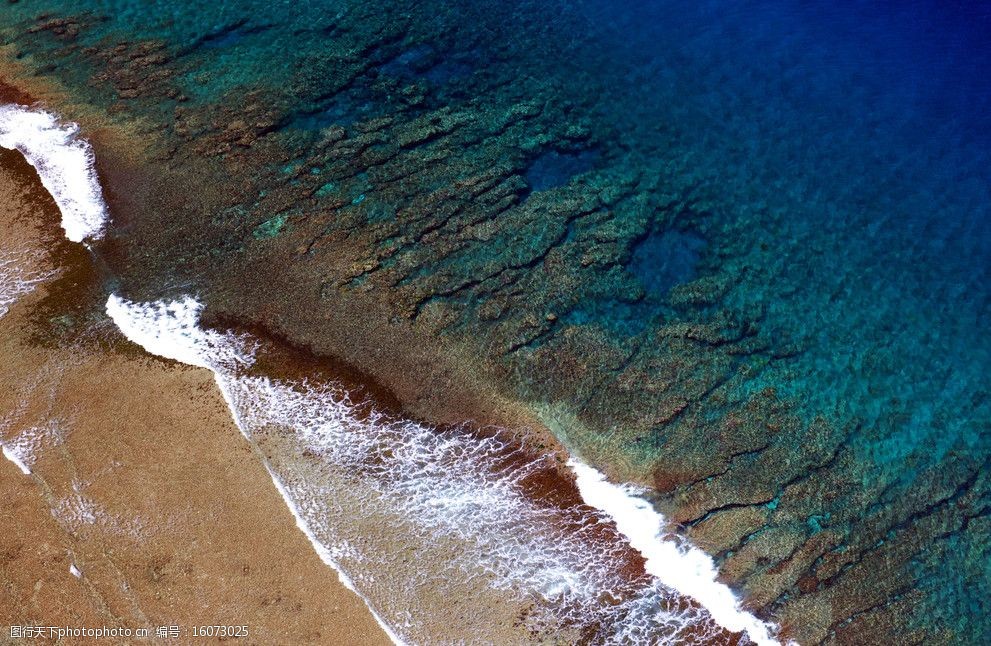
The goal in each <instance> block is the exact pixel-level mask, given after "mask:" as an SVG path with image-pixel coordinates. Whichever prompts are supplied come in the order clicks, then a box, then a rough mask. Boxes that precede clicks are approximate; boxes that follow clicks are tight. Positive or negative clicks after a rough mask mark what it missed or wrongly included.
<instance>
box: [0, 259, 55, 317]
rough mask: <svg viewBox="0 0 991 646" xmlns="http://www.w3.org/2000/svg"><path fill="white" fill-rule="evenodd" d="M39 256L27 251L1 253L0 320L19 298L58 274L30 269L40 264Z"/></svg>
mask: <svg viewBox="0 0 991 646" xmlns="http://www.w3.org/2000/svg"><path fill="white" fill-rule="evenodd" d="M38 255H39V254H35V253H32V252H30V251H26V250H13V249H11V250H4V251H0V318H2V317H3V316H4V315H5V314H6V313H7V312H8V310H9V309H10V306H11V305H13V304H14V302H15V301H17V299H18V298H20V297H21V296H24V295H26V294H30V293H31V292H32V291H34V289H35V287H37V286H38V285H39V284H41V283H43V282H45V281H46V280H48V279H50V278H52V277H53V276H54V275H55V274H56V273H57V272H55V271H48V270H34V269H30V268H29V267H30V266H31V265H34V264H36V263H37V262H38V260H39V258H38V257H37V256H38Z"/></svg>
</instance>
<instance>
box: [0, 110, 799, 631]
mask: <svg viewBox="0 0 991 646" xmlns="http://www.w3.org/2000/svg"><path fill="white" fill-rule="evenodd" d="M78 132H79V129H78V126H76V125H75V124H62V123H60V122H59V121H58V119H57V118H56V117H55V116H54V115H52V114H51V113H49V112H46V111H44V110H40V109H31V108H25V107H23V106H17V105H3V106H0V146H3V147H5V148H10V149H15V150H18V151H20V152H21V153H22V154H23V155H24V157H25V159H26V160H27V161H28V162H29V163H30V164H31V165H32V166H34V167H35V168H36V169H37V170H38V174H39V177H40V178H41V181H42V184H43V185H44V186H45V188H46V190H48V191H49V193H51V195H52V197H53V199H54V200H55V202H56V204H57V205H58V207H59V210H60V212H61V214H62V228H63V229H64V230H65V232H66V237H67V238H68V239H69V240H71V241H74V242H85V240H87V239H93V240H95V239H99V238H100V237H101V236H102V235H103V231H104V229H105V227H106V223H107V221H108V219H109V218H108V211H107V207H106V204H105V202H104V201H103V197H102V190H101V188H100V184H99V181H98V178H97V176H96V171H95V168H94V164H93V161H94V157H93V151H92V148H91V147H90V145H89V143H88V142H86V141H85V140H84V139H82V138H81V137H79V135H78ZM201 309H202V305H201V304H200V303H198V302H197V301H196V300H194V299H192V298H190V297H187V298H186V299H183V300H180V301H173V302H170V303H163V302H159V303H151V304H137V303H130V302H128V301H126V300H125V299H123V298H121V297H119V296H117V295H112V296H110V298H109V299H108V301H107V304H106V311H107V314H108V315H109V316H110V318H111V319H112V320H113V321H114V323H115V324H116V325H117V327H118V328H119V329H120V331H121V333H122V334H123V335H124V336H125V337H126V338H128V339H129V340H130V341H132V342H134V343H136V344H138V345H140V346H141V347H143V348H144V349H145V350H147V351H148V352H150V353H152V354H155V355H158V356H161V357H165V358H169V359H173V360H175V361H179V362H181V363H186V364H189V365H193V366H198V367H203V368H207V369H209V370H211V371H212V372H213V374H214V378H215V380H216V382H217V385H218V387H219V388H220V391H221V393H222V395H223V396H224V398H225V400H226V402H227V404H228V408H229V409H230V412H231V414H232V416H233V418H234V421H235V423H236V425H237V426H238V428H239V429H240V430H241V432H242V433H244V434H245V435H246V437H247V435H248V434H247V429H246V428H245V426H244V424H243V423H242V422H241V420H239V419H238V417H239V414H238V412H237V407H236V405H235V403H234V400H233V395H232V393H231V392H230V389H229V385H228V384H227V383H226V377H225V376H224V372H225V370H224V369H223V367H224V366H228V367H229V366H236V365H250V363H251V361H252V347H251V342H250V340H249V339H246V338H243V337H235V336H234V335H231V334H221V333H218V332H215V331H212V330H205V329H203V328H201V327H200V325H199V313H200V311H201ZM249 440H250V437H249ZM7 453H8V452H7V451H6V450H5V451H4V454H5V455H6V456H7V457H8V458H9V457H10V455H7ZM568 465H569V467H570V468H571V469H572V470H573V471H574V473H575V475H576V479H577V485H578V489H579V492H580V493H581V495H582V498H583V499H584V501H585V502H586V504H588V505H589V506H591V507H594V508H596V509H598V510H600V511H601V512H603V513H604V514H606V515H608V516H609V517H610V518H612V519H613V521H614V522H615V523H616V525H617V528H618V530H619V532H620V534H622V535H623V536H624V537H625V538H626V540H627V541H628V542H629V543H630V545H631V546H632V547H633V548H634V549H636V550H638V551H639V552H640V553H641V554H642V555H643V556H644V558H645V560H646V568H647V571H648V573H650V574H651V575H653V576H654V577H655V578H657V579H658V580H659V581H660V582H661V583H662V584H664V585H665V586H666V587H668V588H670V589H672V590H673V591H675V592H677V593H679V594H682V595H684V596H686V597H689V598H692V599H694V600H695V601H697V602H698V603H699V604H700V605H701V606H702V607H703V608H705V609H706V611H707V612H708V613H709V615H710V616H711V617H712V619H713V621H714V622H715V623H716V624H717V625H719V626H720V627H722V628H725V629H727V630H729V631H731V632H744V631H745V632H746V633H747V635H748V636H749V638H750V639H751V640H752V641H754V642H756V643H757V644H758V645H760V646H765V645H771V644H779V641H778V640H777V639H776V638H775V637H774V636H773V635H774V631H775V627H774V626H773V625H772V624H769V623H767V622H763V621H761V620H760V619H758V618H757V617H756V616H754V615H753V614H751V613H749V612H747V611H745V610H744V609H742V608H741V606H740V601H739V600H738V599H737V598H736V596H735V595H734V593H733V592H732V590H730V588H729V587H728V586H726V585H725V584H722V583H719V582H718V581H717V580H716V574H717V570H716V567H715V564H714V562H713V561H712V559H711V557H709V556H708V555H707V554H705V553H704V552H702V551H701V550H699V549H697V548H694V547H688V548H686V547H683V546H682V545H680V544H679V543H676V542H675V541H673V540H671V539H669V538H666V537H665V536H664V533H663V528H664V526H665V521H664V518H663V516H661V515H660V514H658V513H657V512H656V511H654V510H653V508H652V507H651V506H650V505H649V503H648V502H647V501H646V500H644V499H643V498H642V496H640V495H639V492H637V490H635V489H634V488H632V487H630V486H627V485H619V484H614V483H610V482H609V481H608V480H606V478H605V477H604V476H603V474H601V473H600V472H598V471H596V470H595V469H593V468H592V467H590V466H588V465H586V464H584V463H583V462H581V461H580V460H578V459H577V457H575V456H572V457H571V459H570V460H569V462H568ZM18 466H20V465H18ZM266 468H267V469H268V471H269V474H270V476H271V477H272V481H273V483H274V484H275V486H276V488H277V490H278V491H279V493H280V495H282V497H283V500H284V501H285V502H286V504H287V506H288V507H289V509H290V511H291V512H292V513H293V516H294V518H295V519H296V524H297V526H298V527H299V529H300V530H301V531H302V532H303V533H304V534H305V535H306V536H307V538H308V539H309V540H310V543H311V544H312V545H313V548H314V550H316V552H317V554H318V555H319V556H320V558H321V560H323V561H324V563H326V564H327V565H328V566H330V567H332V568H333V569H334V570H335V571H336V572H337V573H338V577H339V578H340V580H341V582H342V583H343V584H344V585H345V586H347V587H348V588H350V589H351V590H353V591H354V592H355V593H356V594H358V595H359V596H360V597H361V598H362V599H363V600H364V602H365V604H366V606H368V608H369V611H370V612H371V613H372V615H373V616H374V617H375V619H376V621H378V623H379V625H380V626H381V627H382V629H383V630H384V631H385V632H386V634H387V635H388V636H389V637H390V638H391V639H392V640H393V642H395V643H396V644H402V643H403V642H402V639H401V638H400V636H399V635H398V634H397V633H396V632H395V630H393V629H392V628H391V627H390V626H389V625H388V624H387V623H386V622H385V621H384V620H383V619H382V617H381V616H379V614H378V613H377V612H376V611H375V609H374V608H373V607H372V605H371V603H370V602H369V600H368V599H367V598H366V597H364V596H363V595H362V594H361V593H360V592H358V591H357V590H356V589H355V587H354V584H353V583H352V582H351V580H350V579H349V577H348V576H347V574H346V573H345V572H344V571H343V570H342V569H341V568H340V567H339V566H338V565H337V564H336V562H335V561H334V559H333V558H332V557H331V555H330V554H329V552H328V551H327V549H326V548H325V546H323V545H322V544H321V543H320V541H319V540H317V538H316V537H315V536H314V534H313V532H312V531H311V530H310V528H309V527H308V525H307V523H306V521H305V519H304V518H303V515H302V514H301V513H300V511H299V510H298V509H296V508H295V505H294V503H293V501H292V499H291V497H290V495H289V493H288V492H287V491H286V490H285V487H284V486H282V485H281V483H280V482H279V481H278V478H277V477H276V475H275V474H274V473H273V472H272V470H271V468H270V467H269V466H268V465H267V464H266Z"/></svg>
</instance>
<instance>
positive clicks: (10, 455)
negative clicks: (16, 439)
mask: <svg viewBox="0 0 991 646" xmlns="http://www.w3.org/2000/svg"><path fill="white" fill-rule="evenodd" d="M3 457H5V458H7V459H8V460H10V461H11V462H13V463H14V464H15V465H16V466H17V468H18V469H20V470H21V473H23V474H24V475H26V476H29V475H31V468H30V467H29V466H28V465H27V464H25V463H24V460H22V459H21V457H20V456H19V455H17V453H15V452H14V451H13V450H11V449H10V448H8V447H7V445H6V444H4V445H3Z"/></svg>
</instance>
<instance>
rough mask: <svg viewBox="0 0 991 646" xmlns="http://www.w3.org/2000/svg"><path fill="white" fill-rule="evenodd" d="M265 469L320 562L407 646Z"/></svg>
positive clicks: (399, 645) (400, 644)
mask: <svg viewBox="0 0 991 646" xmlns="http://www.w3.org/2000/svg"><path fill="white" fill-rule="evenodd" d="M265 468H266V470H268V475H269V476H271V478H272V484H274V485H275V488H276V489H277V490H278V492H279V495H281V496H282V500H283V501H285V503H286V506H288V507H289V511H290V513H292V515H293V518H294V519H295V520H296V527H297V528H298V529H299V531H301V532H303V535H304V536H306V538H307V540H309V541H310V545H311V546H313V550H314V551H315V552H316V553H317V556H319V557H320V560H321V561H323V562H324V565H327V566H328V567H330V568H331V569H332V570H334V571H335V572H337V578H338V580H339V581H340V582H341V584H342V585H343V586H344V587H345V588H347V589H348V590H350V591H351V592H354V593H355V594H357V595H358V597H360V598H361V600H362V601H364V602H365V606H367V607H368V610H369V612H371V613H372V617H374V618H375V621H376V622H377V623H378V625H379V626H380V627H381V628H382V630H383V631H384V632H385V634H386V635H388V636H389V639H391V640H392V643H393V644H395V645H396V646H406V642H404V641H403V639H402V638H401V637H400V636H399V634H398V633H396V631H395V630H393V629H392V626H390V625H389V624H387V623H386V622H385V620H384V619H383V618H382V617H381V615H379V613H378V612H376V611H375V608H374V607H373V606H372V604H371V603H370V602H369V601H368V599H367V598H366V597H365V595H363V594H361V592H360V591H359V590H358V589H357V588H356V587H354V582H353V581H352V580H351V578H350V577H348V575H347V574H346V573H345V572H344V570H343V569H341V566H340V565H339V564H338V563H337V561H335V560H334V557H333V555H332V554H331V553H330V550H328V549H327V546H326V545H324V544H323V543H321V542H320V539H318V538H317V537H316V535H315V534H314V533H313V530H312V529H310V526H309V525H307V524H306V520H305V519H304V518H303V514H302V513H301V512H300V510H299V508H298V507H297V506H296V503H295V502H294V501H293V497H292V496H291V495H290V494H289V491H288V490H287V489H286V487H285V485H283V484H282V482H281V481H280V480H279V478H278V476H276V475H275V472H274V471H272V468H271V467H270V466H269V465H267V464H266V465H265Z"/></svg>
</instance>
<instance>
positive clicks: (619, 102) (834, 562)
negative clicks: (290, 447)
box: [0, 0, 991, 644]
mask: <svg viewBox="0 0 991 646" xmlns="http://www.w3.org/2000/svg"><path fill="white" fill-rule="evenodd" d="M989 28H991V19H989V17H988V16H987V14H986V10H982V9H981V8H980V7H979V6H978V5H976V4H974V5H971V4H969V3H966V2H963V3H953V4H947V3H936V2H921V1H920V2H883V3H866V2H842V3H838V4H836V3H820V2H781V3H765V2H755V1H754V2H740V3H734V4H733V6H732V7H729V6H728V5H727V4H726V3H717V2H707V1H703V2H693V3H687V2H684V3H683V2H679V1H675V0H672V1H665V2H660V1H657V2H650V3H628V4H626V3H609V2H604V1H597V0H589V1H586V2H571V3H557V2H541V3H536V2H534V3H531V2H526V1H520V2H516V1H513V2H508V3H499V4H496V3H491V4H479V3H470V2H463V3H462V2H448V3H403V2H377V3H359V2H304V3H288V2H286V3H279V2H253V1H243V2H238V3H232V4H223V5H221V4H220V3H217V4H196V5H194V4H190V5H189V6H188V8H183V5H182V4H181V3H170V2H138V1H135V0H116V1H110V0H105V1H98V0H87V1H86V2H82V1H77V2H71V3H70V2H56V1H52V0H47V1H37V2H28V1H22V2H19V3H13V4H7V5H4V6H3V8H2V9H0V37H2V41H3V42H4V43H5V44H7V45H8V47H7V50H6V54H7V55H8V56H10V57H11V58H14V59H17V63H18V65H20V66H22V69H26V70H28V71H29V73H30V74H33V75H35V76H36V77H39V79H38V80H39V81H56V82H58V83H60V84H63V85H64V86H65V87H66V88H68V90H69V91H70V93H71V94H72V96H73V97H75V98H76V100H77V101H78V102H79V103H80V104H86V105H89V106H95V108H96V110H97V111H98V112H99V113H100V114H101V115H102V118H103V119H105V120H106V122H109V123H117V124H119V125H120V126H121V128H122V129H126V130H128V131H129V132H134V130H135V129H136V128H137V129H138V130H139V131H140V132H141V133H142V137H143V142H144V144H145V145H146V146H147V148H146V149H145V150H142V151H141V157H142V159H141V162H140V163H135V162H134V161H133V159H132V160H128V161H125V160H124V157H125V156H124V155H119V154H116V155H115V151H114V144H113V143H112V141H113V137H112V135H111V134H109V133H108V132H107V131H103V132H102V133H101V132H100V131H96V132H95V133H94V134H93V136H92V137H91V138H92V140H93V142H94V145H95V146H96V148H97V156H98V160H99V162H100V167H99V171H100V173H101V177H102V178H103V181H104V185H105V188H106V190H107V194H108V198H109V200H110V202H111V207H112V212H113V217H114V225H113V227H112V228H111V230H110V231H109V237H108V239H107V240H106V241H104V242H102V243H101V244H100V245H99V246H98V247H97V252H98V254H99V255H100V256H101V257H102V258H103V259H104V260H105V261H106V263H107V265H108V266H109V268H110V269H111V271H110V272H108V275H112V276H114V277H115V278H114V280H115V281H118V283H117V284H115V286H114V287H115V289H118V290H120V291H122V292H123V293H126V294H128V295H130V296H131V297H132V298H135V299H146V300H152V299H157V298H163V297H177V296H180V295H183V294H188V293H196V294H200V295H201V297H202V299H203V300H204V302H206V303H208V304H209V307H208V315H209V316H212V317H213V318H214V319H215V320H224V321H236V322H238V323H239V324H242V325H250V326H260V327H261V328H264V329H265V330H268V331H269V332H270V333H271V334H274V335H278V336H279V337H281V338H283V339H285V340H286V341H288V342H291V343H293V344H295V345H297V346H299V347H303V348H308V349H309V350H310V351H311V352H313V353H316V354H319V355H323V356H327V357H332V358H334V360H335V361H337V362H339V363H340V364H341V365H348V366H352V367H354V368H356V369H357V370H359V371H360V372H361V373H363V374H364V375H365V376H366V378H367V379H368V380H374V381H376V382H377V383H379V384H381V385H382V386H383V388H384V389H386V390H388V391H389V392H391V393H394V394H395V396H396V398H397V399H398V401H399V402H401V404H402V406H403V407H404V408H405V409H406V410H407V411H408V412H409V413H410V414H413V415H416V416H420V417H424V418H427V419H430V420H433V421H438V422H453V421H459V420H461V419H476V420H479V421H480V422H494V423H499V422H502V423H512V422H514V421H515V419H516V418H514V417H513V415H512V414H510V413H508V412H507V411H506V410H505V409H504V408H503V407H502V404H499V403H493V402H504V401H507V400H508V401H521V402H523V403H525V404H526V405H527V406H528V407H529V409H530V410H532V411H534V413H535V414H536V415H537V416H538V417H539V419H540V420H541V421H542V422H543V423H544V424H546V425H547V426H548V427H549V428H550V429H551V430H553V431H554V432H555V433H557V434H558V436H559V437H560V438H561V439H562V440H563V441H564V442H565V443H566V444H567V445H568V446H569V447H571V448H573V449H575V450H576V451H578V452H579V453H581V454H582V455H584V456H586V457H587V458H588V459H589V460H590V461H591V462H592V463H593V464H596V465H598V466H600V467H602V468H604V469H605V470H606V471H608V472H609V473H610V474H612V475H613V476H614V477H617V478H625V479H632V480H638V481H641V482H644V483H647V484H650V485H651V486H652V487H653V489H654V490H655V493H654V494H653V500H654V502H655V504H656V506H657V507H658V508H659V509H660V510H661V511H662V512H663V513H664V514H666V515H667V516H668V517H669V518H671V519H673V520H674V521H676V522H678V523H679V524H680V526H681V527H682V528H683V531H684V532H685V534H686V535H687V536H688V537H689V538H690V539H691V540H692V541H693V542H695V543H696V544H698V545H700V546H702V547H703V548H705V549H706V550H707V551H709V552H710V553H711V554H713V555H715V556H716V558H717V561H718V562H719V564H720V566H721V568H722V572H723V574H724V577H725V579H726V580H727V581H728V582H730V583H731V585H732V586H733V587H734V589H736V590H738V591H739V592H741V593H742V594H743V595H744V597H745V598H746V600H747V603H748V605H749V606H750V607H752V608H753V609H755V610H756V611H757V613H758V614H759V615H760V616H762V617H767V618H772V619H774V620H775V621H778V622H781V623H782V624H783V626H784V627H785V629H786V632H787V634H788V635H789V636H792V637H794V638H796V639H797V640H798V641H800V642H801V643H803V644H804V643H819V642H829V643H850V644H875V643H898V644H902V643H966V644H981V643H988V642H989V641H991V620H989V619H988V616H989V615H988V612H987V610H988V606H987V603H988V602H987V601H986V599H987V598H988V593H989V592H991V589H989V588H991V577H989V574H991V572H989V549H991V548H989V545H991V536H989V532H991V481H989V478H991V472H989V470H988V468H987V462H988V459H989V456H991V428H989V427H991V400H989V397H988V376H987V368H988V366H991V340H989V337H988V334H987V331H988V323H989V318H991V316H989V314H991V298H989V294H991V292H989V289H988V284H989V279H991V275H989V274H991V271H989V268H991V218H989V213H988V211H989V182H988V180H989V179H991V178H989V175H991V171H989V168H991V165H989V163H988V162H989V155H988V152H989V150H991V139H989V134H991V129H989V127H988V126H989V121H988V116H987V115H988V114H989V113H988V110H987V109H988V107H989V102H988V98H989V93H988V84H989V83H988V81H987V79H986V78H985V77H984V74H985V73H986V70H987V68H988V63H991V52H989V51H988V46H987V42H988V38H987V36H988V34H989ZM51 107H53V108H54V109H56V110H59V109H60V106H51ZM61 111H62V112H63V114H64V115H65V116H66V117H67V118H77V119H80V120H81V121H82V123H83V125H84V127H85V126H86V117H85V115H84V114H82V113H80V114H73V110H72V108H69V107H66V108H65V109H64V110H61ZM118 152H119V151H118ZM115 160H116V161H115ZM79 316H80V318H85V317H87V316H90V317H99V316H101V313H100V310H99V308H93V311H92V312H81V313H80V314H79ZM59 326H60V327H59V328H58V330H55V329H54V328H53V330H52V333H53V334H56V333H57V334H71V333H72V329H71V325H69V326H68V327H66V322H65V320H64V319H63V320H60V323H59Z"/></svg>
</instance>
